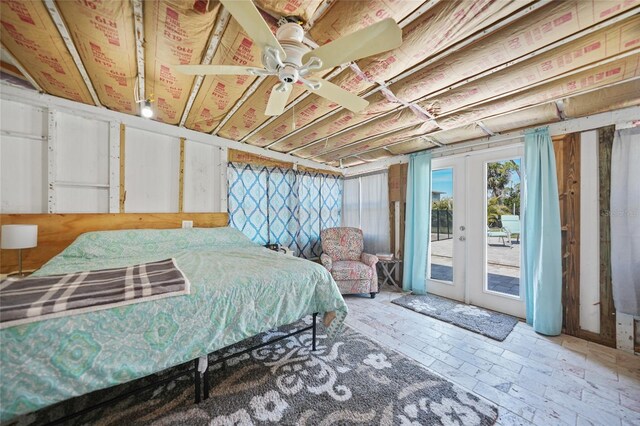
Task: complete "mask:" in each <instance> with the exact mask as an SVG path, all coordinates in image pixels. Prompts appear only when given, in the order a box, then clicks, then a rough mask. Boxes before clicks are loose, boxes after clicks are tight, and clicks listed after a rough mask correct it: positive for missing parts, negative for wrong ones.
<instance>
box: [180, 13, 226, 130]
mask: <svg viewBox="0 0 640 426" xmlns="http://www.w3.org/2000/svg"><path fill="white" fill-rule="evenodd" d="M230 18H231V14H230V13H229V12H227V10H226V9H224V8H222V9H221V10H220V13H219V14H218V19H217V21H216V25H215V27H214V29H213V33H212V34H211V38H210V39H209V45H208V46H207V51H206V53H205V55H204V57H203V58H202V61H200V64H202V65H209V64H211V60H212V59H213V55H215V53H216V50H217V49H218V45H219V44H220V40H221V39H222V33H224V30H225V28H226V27H227V24H228V23H229V19H230ZM203 80H204V76H203V75H199V76H197V77H196V79H195V81H194V82H193V87H192V88H191V94H190V95H189V99H188V100H187V104H186V105H185V107H184V111H183V112H182V118H181V119H180V124H179V126H180V127H184V123H186V122H187V117H188V116H189V112H191V108H192V107H193V102H194V101H195V100H196V96H197V95H198V92H199V91H200V86H202V81H203Z"/></svg>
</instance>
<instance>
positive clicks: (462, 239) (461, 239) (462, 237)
mask: <svg viewBox="0 0 640 426" xmlns="http://www.w3.org/2000/svg"><path fill="white" fill-rule="evenodd" d="M458 239H459V240H460V241H465V240H466V238H465V237H464V235H462V236H460V237H458Z"/></svg>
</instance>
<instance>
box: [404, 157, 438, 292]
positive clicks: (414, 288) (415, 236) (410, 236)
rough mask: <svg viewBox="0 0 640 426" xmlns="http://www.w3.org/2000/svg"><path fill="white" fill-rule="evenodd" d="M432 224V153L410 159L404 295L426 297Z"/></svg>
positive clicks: (405, 233)
mask: <svg viewBox="0 0 640 426" xmlns="http://www.w3.org/2000/svg"><path fill="white" fill-rule="evenodd" d="M430 224H431V153H430V152H421V153H418V154H413V155H411V157H409V170H408V173H407V211H406V220H405V230H404V235H405V237H404V259H403V263H404V265H403V282H402V288H403V289H404V291H411V292H413V293H414V294H426V293H427V258H428V255H429V253H428V251H429V238H430Z"/></svg>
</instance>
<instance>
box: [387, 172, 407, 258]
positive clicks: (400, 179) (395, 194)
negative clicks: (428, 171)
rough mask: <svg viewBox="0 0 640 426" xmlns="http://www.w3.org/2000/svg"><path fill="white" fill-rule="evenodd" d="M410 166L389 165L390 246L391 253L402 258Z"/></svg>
mask: <svg viewBox="0 0 640 426" xmlns="http://www.w3.org/2000/svg"><path fill="white" fill-rule="evenodd" d="M408 166H409V165H408V164H394V165H392V166H390V167H389V229H390V230H391V232H390V234H389V235H390V239H391V245H390V248H391V253H394V254H395V255H396V256H397V257H398V258H399V259H402V254H403V253H402V252H403V250H404V222H405V209H406V199H407V170H408ZM398 225H399V226H398ZM398 233H399V235H398Z"/></svg>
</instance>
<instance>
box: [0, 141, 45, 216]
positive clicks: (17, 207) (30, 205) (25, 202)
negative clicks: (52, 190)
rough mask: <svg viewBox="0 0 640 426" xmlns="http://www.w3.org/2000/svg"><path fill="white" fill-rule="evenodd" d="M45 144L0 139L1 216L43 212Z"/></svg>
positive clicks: (42, 142) (41, 142)
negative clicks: (4, 214)
mask: <svg viewBox="0 0 640 426" xmlns="http://www.w3.org/2000/svg"><path fill="white" fill-rule="evenodd" d="M46 158H47V157H46V142H44V141H41V140H33V139H20V138H14V137H10V136H2V139H1V142H0V199H1V200H2V207H1V209H0V210H1V211H2V213H46V212H47V198H46V186H47V182H46V179H47V177H46Z"/></svg>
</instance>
